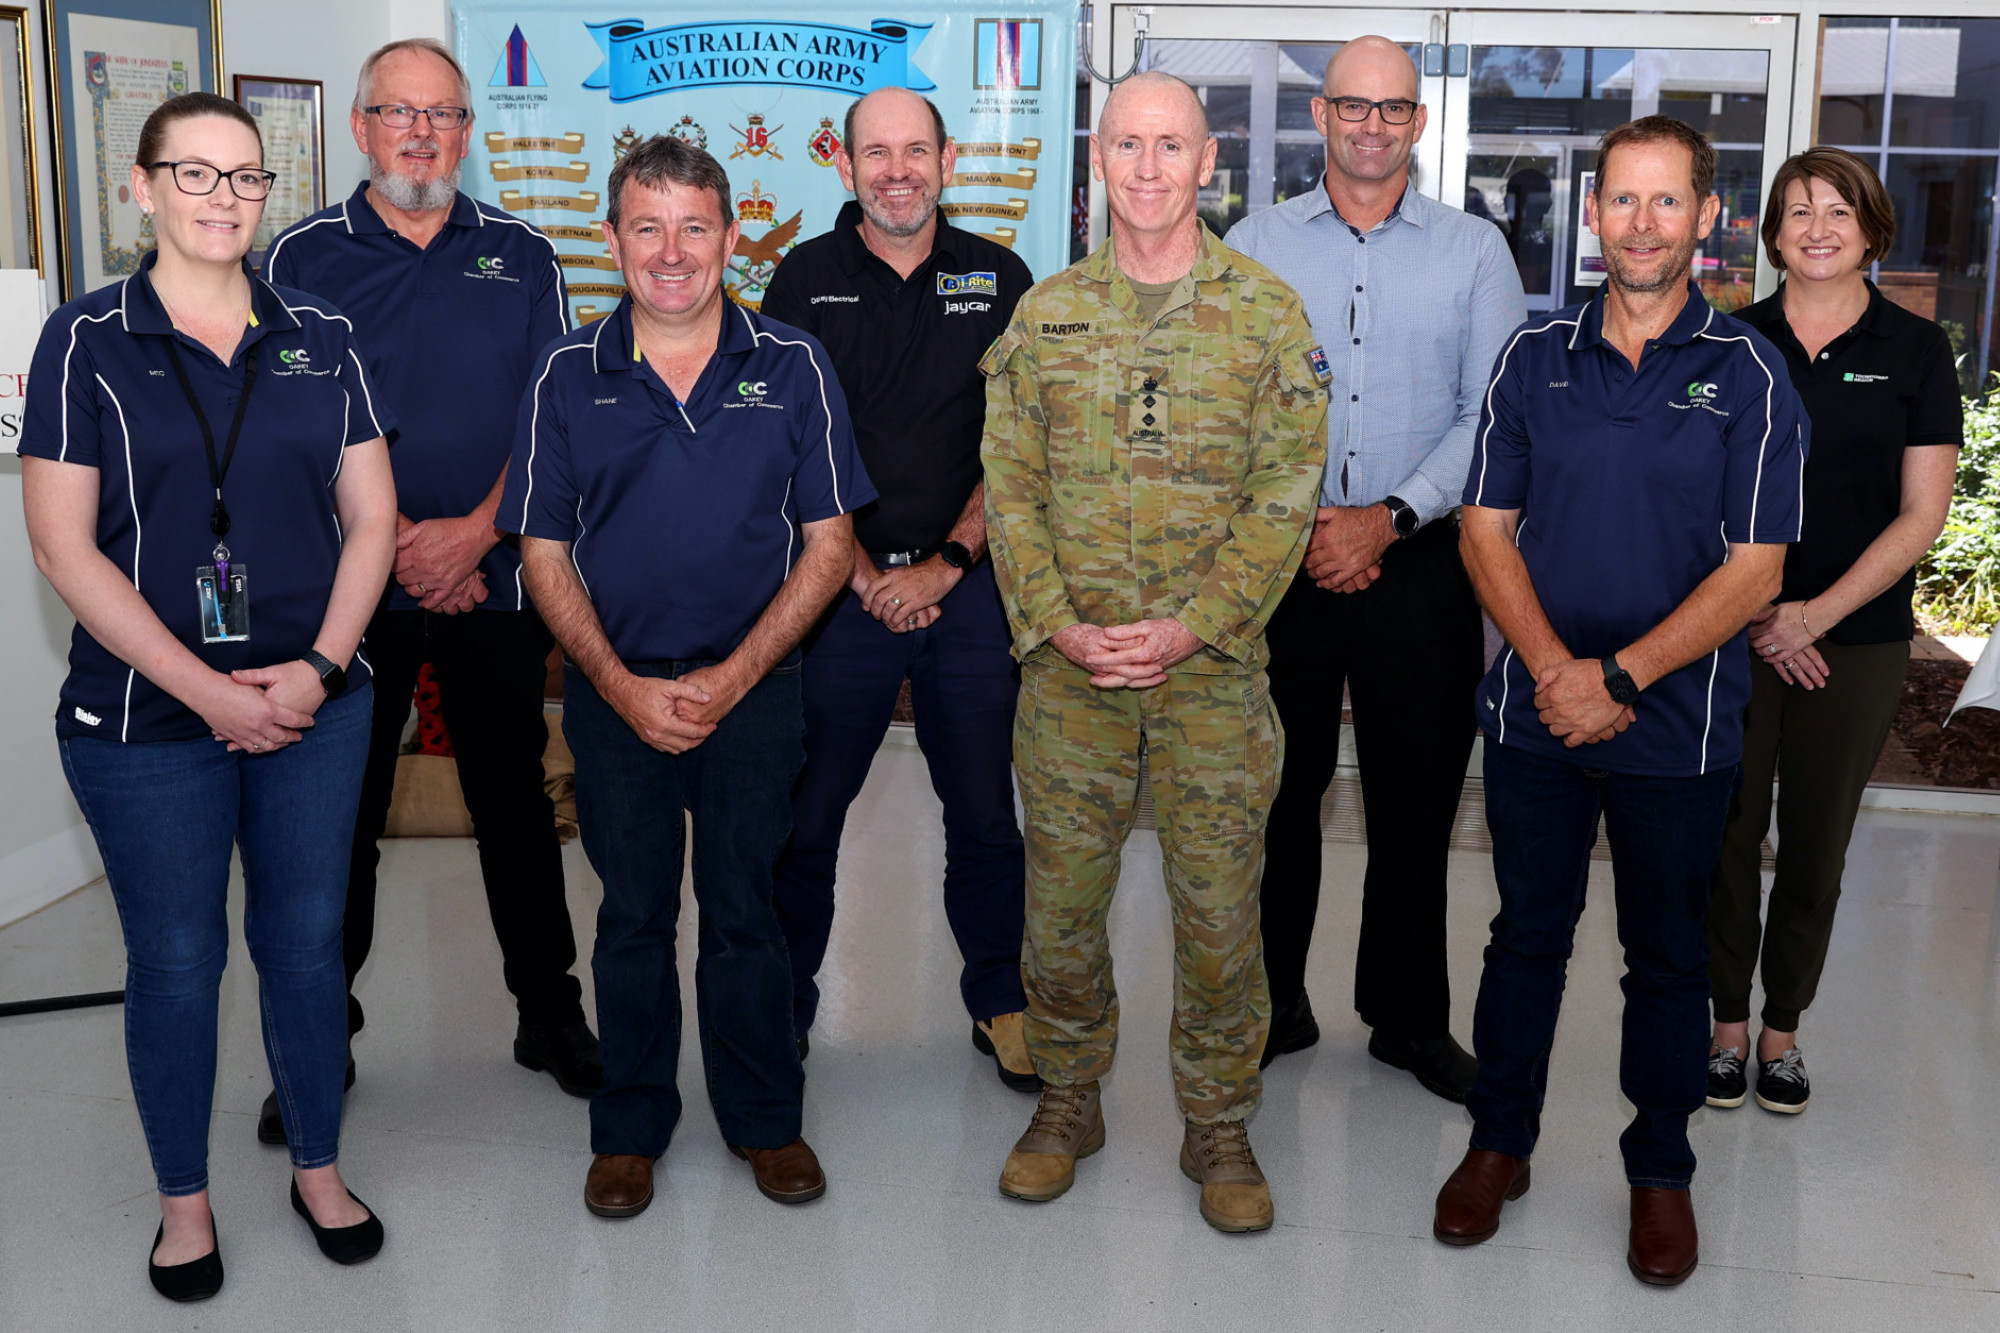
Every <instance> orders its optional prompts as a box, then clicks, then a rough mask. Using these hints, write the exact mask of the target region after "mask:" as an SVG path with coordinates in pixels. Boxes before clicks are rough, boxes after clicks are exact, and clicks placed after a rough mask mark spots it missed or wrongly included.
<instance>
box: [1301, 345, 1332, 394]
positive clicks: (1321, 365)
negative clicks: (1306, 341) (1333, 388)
mask: <svg viewBox="0 0 2000 1333" xmlns="http://www.w3.org/2000/svg"><path fill="white" fill-rule="evenodd" d="M1306 359H1307V360H1308V361H1310V362H1312V368H1313V376H1314V378H1316V379H1318V380H1319V386H1320V388H1322V389H1324V388H1325V387H1326V386H1327V385H1329V384H1331V383H1333V363H1332V362H1330V361H1328V360H1327V359H1326V349H1325V348H1324V347H1315V348H1313V349H1312V351H1310V352H1308V353H1307V354H1306Z"/></svg>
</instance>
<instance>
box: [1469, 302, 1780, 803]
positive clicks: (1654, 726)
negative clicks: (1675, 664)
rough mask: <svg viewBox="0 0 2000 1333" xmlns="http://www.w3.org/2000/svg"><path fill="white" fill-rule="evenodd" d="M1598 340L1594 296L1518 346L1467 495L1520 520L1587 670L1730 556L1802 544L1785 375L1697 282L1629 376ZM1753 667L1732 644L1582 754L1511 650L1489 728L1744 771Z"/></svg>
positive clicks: (1542, 323)
mask: <svg viewBox="0 0 2000 1333" xmlns="http://www.w3.org/2000/svg"><path fill="white" fill-rule="evenodd" d="M1603 329H1604V301H1603V298H1602V296H1601V295H1600V296H1599V298H1598V299H1596V300H1593V301H1591V302H1588V303H1587V304H1584V305H1578V306H1571V307H1569V308H1568V309H1566V310H1560V311H1557V312H1555V313H1554V314H1548V315H1537V316H1536V317H1535V318H1533V319H1531V320H1529V321H1528V322H1527V323H1525V324H1523V325H1522V326H1521V327H1520V328H1519V329H1517V330H1516V331H1515V332H1514V335H1513V336H1512V337H1511V338H1509V339H1508V341H1507V344H1506V346H1505V347H1504V348H1503V349H1502V350H1501V353H1500V357H1499V360H1498V361H1497V362H1496V364H1495V366H1494V370H1493V382H1492V384H1491V386H1490V387H1489V388H1488V390H1487V393H1486V405H1485V408H1484V409H1483V410H1482V411H1481V413H1480V418H1479V433H1478V436H1477V437H1476V439H1475V441H1474V453H1473V458H1472V470H1471V472H1470V474H1469V475H1468V476H1467V478H1466V483H1465V496H1464V500H1465V503H1466V504H1469V505H1483V506H1485V507H1486V508H1489V509H1518V510H1520V511H1521V516H1520V527H1519V534H1518V541H1517V544H1518V545H1519V547H1520V550H1521V558H1522V559H1523V560H1525V561H1526V562H1527V566H1528V574H1529V576H1530V577H1531V578H1532V579H1533V580H1534V585H1535V593H1536V595H1537V596H1538V597H1539V598H1540V599H1541V603H1542V609H1543V610H1544V611H1546V612H1547V613H1548V618H1549V623H1550V625H1551V626H1553V627H1554V629H1555V632H1556V634H1557V635H1558V636H1559V637H1560V638H1561V639H1562V641H1563V643H1565V644H1566V645H1568V647H1569V650H1570V651H1571V652H1572V653H1575V654H1576V655H1577V656H1578V657H1607V656H1609V655H1611V654H1612V653H1615V652H1617V651H1619V650H1620V649H1622V648H1626V647H1629V646H1630V645H1631V644H1633V643H1634V642H1636V641H1637V640H1638V639H1640V638H1641V637H1643V636H1644V635H1645V634H1646V633H1647V632H1648V631H1650V630H1652V629H1653V628H1654V627H1655V626H1656V625H1658V624H1659V623H1660V622H1661V621H1663V620H1665V619H1666V618H1667V616H1668V615H1670V614H1671V613H1672V612H1673V610H1674V608H1675V607H1677V606H1679V605H1680V604H1681V603H1682V602H1683V601H1685V600H1687V597H1688V594H1690V593H1692V592H1693V591H1694V590H1695V588H1696V586H1697V585H1699V584H1700V583H1701V581H1702V580H1703V579H1705V578H1707V577H1708V576H1709V575H1710V574H1712V573H1714V572H1715V570H1717V569H1718V568H1720V567H1721V566H1722V564H1723V562H1724V561H1725V560H1726V559H1727V558H1728V555H1729V544H1730V543H1732V542H1735V543H1756V544H1783V543H1786V542H1792V541H1796V540H1798V535H1799V524H1800V520H1801V517H1802V513H1803V494H1804V480H1805V460H1806V449H1807V446H1808V441H1809V438H1810V435H1809V432H1810V427H1809V425H1808V423H1807V421H1806V416H1805V411H1804V409H1803V408H1802V407H1801V406H1800V403H1799V397H1798V394H1797V393H1796V392H1795V391H1794V390H1793V389H1792V386H1791V382H1790V380H1789V379H1788V378H1787V377H1786V375H1785V363H1784V360H1783V358H1782V357H1780V356H1779V355H1778V354H1777V352H1776V351H1775V350H1773V348H1772V347H1771V344H1770V343H1768V342H1766V341H1765V340H1764V338H1763V336H1762V335H1760V334H1758V333H1757V332H1755V331H1754V330H1752V329H1751V328H1750V327H1749V326H1748V325H1745V324H1742V323H1740V322H1738V321H1737V320H1734V319H1731V318H1730V317H1729V316H1727V315H1724V314H1720V313H1718V312H1717V311H1715V310H1713V309H1711V308H1710V307H1709V305H1708V303H1707V302H1705V301H1704V300H1703V299H1702V296H1701V292H1700V290H1699V289H1697V288H1696V287H1695V286H1694V285H1693V284H1692V283H1690V284H1689V286H1688V299H1687V305H1686V307H1685V308H1684V309H1682V311H1681V313H1680V315H1679V317H1678V318H1676V319H1675V320H1674V322H1673V324H1672V325H1671V326H1670V327H1669V328H1668V329H1667V331H1666V333H1665V334H1663V335H1662V336H1661V337H1659V338H1658V339H1656V340H1654V341H1652V342H1649V343H1648V344H1647V345H1646V348H1645V351H1644V352H1643V353H1642V354H1641V355H1640V358H1639V366H1638V368H1637V369H1636V370H1635V369H1633V366H1632V363H1631V362H1630V361H1627V360H1626V359H1625V356H1624V354H1623V353H1622V352H1620V351H1618V350H1617V349H1616V348H1615V347H1613V346H1612V345H1611V344H1610V343H1608V342H1606V341H1605V340H1604V336H1603ZM1750 666H1751V663H1750V655H1749V651H1748V649H1747V648H1746V647H1745V644H1744V634H1743V633H1741V632H1739V633H1738V634H1736V635H1735V637H1733V638H1732V639H1730V641H1729V642H1728V643H1725V644H1724V645H1722V647H1720V648H1718V649H1717V650H1716V651H1714V652H1713V653H1709V654H1707V655H1705V656H1703V657H1700V658H1698V659H1696V660H1695V661H1693V662H1691V663H1689V664H1688V665H1686V666H1684V667H1682V668H1681V669H1680V670H1678V671H1675V672H1673V673H1671V674H1669V675H1667V676H1665V677H1663V678H1662V679H1660V680H1658V681H1655V682H1654V683H1653V684H1652V685H1651V686H1650V687H1649V688H1647V689H1646V690H1645V692H1644V693H1642V694H1641V695H1640V696H1639V702H1638V705H1637V708H1636V714H1637V720H1636V721H1635V722H1633V724H1632V725H1631V727H1630V728H1629V729H1627V730H1626V731H1625V732H1624V733H1622V734H1621V735H1619V736H1618V737H1617V738H1616V739H1614V740H1610V741H1604V742H1601V743H1599V744H1596V745H1588V746H1582V747H1579V748H1577V749H1574V750H1572V749H1567V748H1565V747H1564V745H1563V743H1562V742H1561V741H1560V740H1558V739H1557V738H1556V737H1555V736H1553V735H1551V734H1550V733H1549V729H1548V728H1547V727H1546V726H1544V725H1543V724H1542V722H1541V720H1540V719H1539V718H1538V717H1537V716H1536V711H1537V710H1536V708H1535V700H1534V696H1535V682H1534V679H1533V678H1532V677H1531V676H1530V675H1529V674H1528V669H1527V667H1526V666H1525V665H1523V664H1522V662H1521V660H1520V658H1519V656H1518V655H1517V654H1516V653H1515V652H1514V650H1513V649H1512V648H1511V647H1510V648H1508V649H1506V650H1505V651H1504V652H1502V653H1501V654H1500V657H1499V659H1498V660H1497V661H1495V662H1494V664H1493V669H1492V670H1491V671H1489V672H1488V673H1487V675H1486V679H1485V680H1483V681H1481V682H1480V685H1479V690H1478V694H1477V703H1476V711H1477V713H1478V716H1479V725H1480V726H1481V728H1482V729H1484V731H1485V732H1486V734H1487V736H1488V737H1490V738H1491V739H1493V740H1495V741H1498V742H1499V743H1501V744H1503V745H1516V746H1519V747H1520V748H1522V749H1524V750H1529V751H1532V752H1534V753H1537V754H1540V755H1543V756H1545V757H1547V758H1552V759H1562V760H1565V761H1567V762H1570V763H1576V764H1587V765H1588V766H1590V767H1592V768H1603V769H1609V770H1613V771H1616V772H1621V773H1638V774H1646V775H1650V776H1656V777H1692V776H1695V775H1697V774H1701V773H1708V772H1712V771H1714V770H1715V769H1718V768H1723V767H1726V766H1728V765H1730V764H1734V763H1736V762H1737V761H1738V760H1739V759H1741V758H1742V754H1743V709H1744V706H1745V705H1746V704H1748V702H1749V700H1750Z"/></svg>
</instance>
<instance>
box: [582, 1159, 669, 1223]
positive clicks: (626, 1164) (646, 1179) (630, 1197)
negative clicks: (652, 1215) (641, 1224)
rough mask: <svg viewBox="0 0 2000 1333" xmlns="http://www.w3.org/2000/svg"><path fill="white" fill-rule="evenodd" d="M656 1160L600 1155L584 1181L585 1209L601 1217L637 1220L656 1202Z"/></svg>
mask: <svg viewBox="0 0 2000 1333" xmlns="http://www.w3.org/2000/svg"><path fill="white" fill-rule="evenodd" d="M658 1160H659V1159H658V1158H657V1157H643V1156H640V1155H638V1154H635V1153H610V1152H601V1153H599V1154H597V1156H595V1157H593V1158H592V1159H591V1161H590V1174H589V1175H588V1176H586V1177H584V1181H583V1206H584V1207H586V1208H588V1209H590V1211H591V1212H593V1213H596V1214H597V1215H598V1216H599V1217H637V1216H638V1215H639V1214H640V1213H643V1212H645V1211H646V1205H647V1204H649V1203H651V1202H652V1201H653V1163H654V1162H656V1161H658Z"/></svg>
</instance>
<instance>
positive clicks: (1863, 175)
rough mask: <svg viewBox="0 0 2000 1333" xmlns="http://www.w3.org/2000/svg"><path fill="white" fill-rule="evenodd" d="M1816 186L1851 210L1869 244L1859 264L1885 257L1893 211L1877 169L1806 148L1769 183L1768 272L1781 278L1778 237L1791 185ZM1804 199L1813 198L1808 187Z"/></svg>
mask: <svg viewBox="0 0 2000 1333" xmlns="http://www.w3.org/2000/svg"><path fill="white" fill-rule="evenodd" d="M1815 180H1821V181H1825V182H1826V183H1827V184H1828V185H1830V186H1832V187H1833V192H1834V193H1835V194H1837V195H1839V196H1840V197H1841V200H1842V201H1843V202H1844V203H1846V204H1847V206H1848V207H1849V208H1852V209H1853V210H1854V220H1855V221H1856V222H1858V223H1859V224H1860V225H1861V237H1862V239H1863V240H1865V241H1867V242H1868V253H1867V254H1865V255H1863V256H1862V257H1861V262H1862V263H1864V264H1868V263H1872V262H1874V261H1875V260H1877V259H1880V258H1881V257H1882V256H1883V255H1886V254H1888V253H1889V242H1891V241H1893V240H1895V239H1896V205H1895V204H1894V203H1893V202H1892V201H1891V200H1890V198H1889V192H1888V191H1887V190H1885V189H1883V188H1882V178H1881V177H1880V176H1877V175H1876V174H1875V168H1873V167H1871V166H1869V165H1868V163H1867V162H1865V161H1863V160H1862V159H1861V158H1858V157H1856V156H1855V155H1854V154H1852V153H1850V152H1848V151H1847V150H1846V149H1844V148H1808V149H1806V151H1805V152H1803V153H1796V154H1794V155H1793V156H1791V157H1788V158H1786V159H1785V164H1784V165H1783V166H1781V167H1779V168H1778V174H1777V175H1776V176H1774V177H1773V178H1772V179H1771V197H1770V198H1769V199H1767V200H1765V201H1764V253H1765V254H1766V255H1767V256H1769V258H1770V260H1771V267H1772V268H1774V269H1777V270H1778V271H1779V272H1780V273H1782V272H1784V271H1785V261H1784V258H1783V257H1782V256H1781V255H1779V253H1778V232H1779V231H1780V230H1782V229H1783V227H1784V225H1785V195H1786V194H1787V193H1789V192H1790V190H1791V188H1792V185H1793V183H1794V182H1809V181H1815ZM1806 194H1807V196H1808V197H1811V194H1812V186H1811V185H1810V184H1808V185H1806Z"/></svg>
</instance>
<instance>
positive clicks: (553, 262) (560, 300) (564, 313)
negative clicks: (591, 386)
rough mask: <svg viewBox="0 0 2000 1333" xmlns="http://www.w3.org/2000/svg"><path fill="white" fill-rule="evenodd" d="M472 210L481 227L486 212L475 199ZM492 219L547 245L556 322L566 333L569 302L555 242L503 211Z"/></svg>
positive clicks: (567, 329) (544, 233)
mask: <svg viewBox="0 0 2000 1333" xmlns="http://www.w3.org/2000/svg"><path fill="white" fill-rule="evenodd" d="M472 212H473V215H474V216H475V217H477V218H478V219H479V225H480V226H482V227H483V226H485V225H486V212H485V209H484V207H483V206H482V205H481V204H480V202H479V201H478V200H477V199H475V200H473V201H472ZM493 220H494V221H495V222H511V223H513V224H514V225H515V226H517V227H520V228H521V229H522V230H524V231H526V232H527V233H528V234H529V235H530V236H534V237H537V238H539V239H540V240H541V241H542V243H543V244H545V245H547V246H548V247H549V267H550V268H552V269H554V270H555V271H556V323H557V324H558V325H560V326H561V327H562V331H563V332H564V333H568V332H569V331H570V329H569V302H568V301H567V300H565V299H564V297H565V294H566V291H567V289H566V288H564V286H563V274H562V264H561V263H559V262H558V261H557V259H556V254H557V251H556V243H555V242H554V241H551V240H550V239H549V237H548V233H547V232H545V231H543V230H542V229H541V228H539V227H536V226H533V225H531V224H529V223H526V222H523V221H521V219H519V218H510V217H508V216H506V215H505V214H504V213H495V214H494V215H493Z"/></svg>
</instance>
